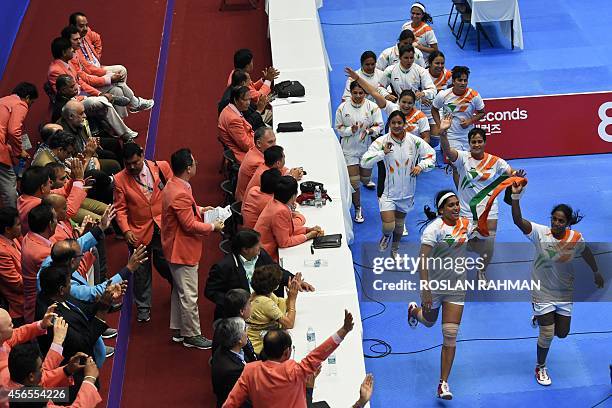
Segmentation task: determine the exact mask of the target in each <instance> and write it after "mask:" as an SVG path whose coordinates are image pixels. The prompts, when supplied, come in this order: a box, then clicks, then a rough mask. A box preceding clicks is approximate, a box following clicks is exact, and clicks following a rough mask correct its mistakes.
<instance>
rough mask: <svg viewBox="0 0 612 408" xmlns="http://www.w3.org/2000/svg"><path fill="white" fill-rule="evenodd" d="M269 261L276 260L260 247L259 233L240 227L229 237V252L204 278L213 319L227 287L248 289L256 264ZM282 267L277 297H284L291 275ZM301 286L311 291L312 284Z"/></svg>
mask: <svg viewBox="0 0 612 408" xmlns="http://www.w3.org/2000/svg"><path fill="white" fill-rule="evenodd" d="M272 264H276V262H274V260H273V259H272V257H271V256H270V255H269V254H268V253H267V252H266V251H265V250H264V249H263V248H261V244H260V240H259V233H258V232H257V231H254V230H251V229H245V230H242V231H239V232H238V233H237V234H236V236H234V239H233V240H232V253H230V254H227V255H225V256H224V257H223V259H221V260H220V261H219V262H217V263H216V264H214V265H213V266H212V268H211V269H210V273H209V274H208V280H207V281H206V288H205V289H204V295H205V296H206V297H207V298H208V299H209V300H210V301H212V302H213V303H214V304H215V305H216V306H217V307H216V308H215V317H214V319H215V320H216V319H220V318H222V317H224V311H223V306H224V298H225V294H226V293H227V291H228V290H230V289H244V290H246V291H247V292H249V293H250V292H251V285H250V282H251V277H252V276H253V271H254V270H255V268H258V267H260V266H264V265H272ZM281 269H282V268H281ZM282 271H283V278H282V286H281V287H279V288H278V289H277V290H276V292H275V294H276V295H277V296H279V297H284V292H283V288H284V287H285V286H287V285H288V284H289V279H290V278H292V277H293V274H292V273H291V272H289V271H287V270H285V269H283V270H282ZM300 290H301V291H306V292H313V291H314V287H312V285H310V284H309V283H306V282H303V283H302V286H301V288H300Z"/></svg>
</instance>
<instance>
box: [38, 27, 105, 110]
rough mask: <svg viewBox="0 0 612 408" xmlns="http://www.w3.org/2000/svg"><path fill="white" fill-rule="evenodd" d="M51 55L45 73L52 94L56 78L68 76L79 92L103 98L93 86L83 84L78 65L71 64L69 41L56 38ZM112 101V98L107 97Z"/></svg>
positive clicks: (72, 53) (82, 73)
mask: <svg viewBox="0 0 612 408" xmlns="http://www.w3.org/2000/svg"><path fill="white" fill-rule="evenodd" d="M51 54H52V55H53V61H51V64H49V69H48V71H47V79H48V81H49V84H50V85H51V88H52V90H53V92H54V93H55V92H57V89H56V87H55V82H56V81H57V77H58V76H60V75H70V76H71V77H72V78H74V79H75V81H77V83H78V84H79V87H80V90H82V91H83V92H85V93H86V94H87V95H91V96H103V94H102V92H100V91H98V90H97V89H96V88H94V87H93V86H91V85H89V84H88V83H87V82H85V80H84V78H83V75H84V74H85V73H84V72H82V71H81V69H80V67H79V65H78V64H77V65H74V64H71V63H70V61H71V60H72V58H73V57H74V51H73V49H72V44H71V43H70V40H67V39H65V38H62V37H58V38H56V39H54V40H53V42H52V43H51ZM108 98H109V99H110V100H112V96H108Z"/></svg>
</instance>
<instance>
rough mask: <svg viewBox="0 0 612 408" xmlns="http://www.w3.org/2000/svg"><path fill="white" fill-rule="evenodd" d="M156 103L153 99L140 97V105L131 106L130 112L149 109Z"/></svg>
mask: <svg viewBox="0 0 612 408" xmlns="http://www.w3.org/2000/svg"><path fill="white" fill-rule="evenodd" d="M153 105H155V101H154V100H153V99H144V98H140V97H139V98H138V105H137V106H134V107H132V108H130V112H140V111H143V110H149V109H151V108H152V107H153Z"/></svg>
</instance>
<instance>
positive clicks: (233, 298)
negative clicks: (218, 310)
mask: <svg viewBox="0 0 612 408" xmlns="http://www.w3.org/2000/svg"><path fill="white" fill-rule="evenodd" d="M250 297H251V295H250V294H249V292H247V291H246V290H244V289H242V288H238V289H230V290H228V291H227V293H225V296H223V316H224V317H225V318H226V319H227V318H230V317H239V316H240V311H241V310H243V309H244V308H245V307H246V306H247V303H249V298H250Z"/></svg>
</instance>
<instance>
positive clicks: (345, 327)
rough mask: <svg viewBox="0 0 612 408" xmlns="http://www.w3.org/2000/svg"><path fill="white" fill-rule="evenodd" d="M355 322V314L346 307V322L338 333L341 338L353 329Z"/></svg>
mask: <svg viewBox="0 0 612 408" xmlns="http://www.w3.org/2000/svg"><path fill="white" fill-rule="evenodd" d="M354 325H355V323H354V322H353V315H352V314H351V313H350V312H349V311H348V310H346V309H344V323H343V324H342V327H341V328H340V330H338V332H337V334H338V336H340V338H344V337H345V336H346V335H347V334H349V332H350V331H351V330H353V327H354Z"/></svg>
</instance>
